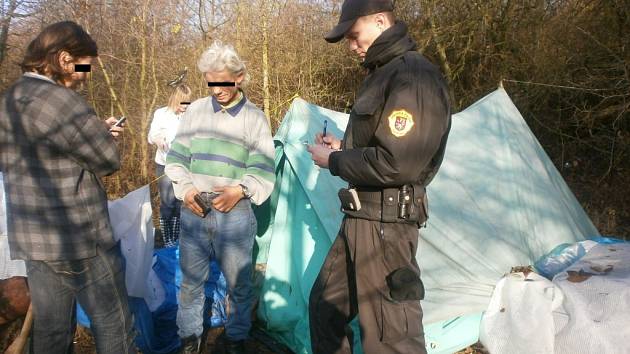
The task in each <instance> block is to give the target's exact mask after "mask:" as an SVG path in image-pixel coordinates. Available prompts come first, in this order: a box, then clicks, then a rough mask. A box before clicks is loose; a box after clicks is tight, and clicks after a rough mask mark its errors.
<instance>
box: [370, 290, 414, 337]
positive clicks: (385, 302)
mask: <svg viewBox="0 0 630 354" xmlns="http://www.w3.org/2000/svg"><path fill="white" fill-rule="evenodd" d="M379 324H380V330H381V342H383V343H390V344H393V343H396V342H399V341H401V340H403V339H405V338H415V337H419V336H421V335H422V310H421V308H420V301H404V302H395V301H391V300H389V299H388V298H387V297H385V296H381V319H380V323H379Z"/></svg>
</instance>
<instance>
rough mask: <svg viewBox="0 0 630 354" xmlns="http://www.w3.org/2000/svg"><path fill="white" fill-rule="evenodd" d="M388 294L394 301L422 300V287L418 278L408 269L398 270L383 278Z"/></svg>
mask: <svg viewBox="0 0 630 354" xmlns="http://www.w3.org/2000/svg"><path fill="white" fill-rule="evenodd" d="M385 279H386V280H387V286H388V287H389V294H390V296H391V297H392V299H394V300H396V301H407V300H422V299H424V285H423V284H422V280H420V276H419V275H418V274H416V273H415V272H414V271H413V270H411V269H409V268H398V269H396V270H395V271H393V272H391V273H389V275H388V276H387V277H386V278H385Z"/></svg>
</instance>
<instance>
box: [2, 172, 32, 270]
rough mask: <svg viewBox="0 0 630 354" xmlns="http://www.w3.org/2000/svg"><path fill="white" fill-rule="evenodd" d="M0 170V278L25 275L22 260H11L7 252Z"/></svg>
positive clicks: (4, 203) (5, 220) (5, 214)
mask: <svg viewBox="0 0 630 354" xmlns="http://www.w3.org/2000/svg"><path fill="white" fill-rule="evenodd" d="M2 182H3V177H2V172H0V280H2V279H8V278H11V277H25V276H26V265H25V264H24V261H14V260H11V255H10V254H9V238H8V237H7V213H6V202H5V197H4V184H3V183H2Z"/></svg>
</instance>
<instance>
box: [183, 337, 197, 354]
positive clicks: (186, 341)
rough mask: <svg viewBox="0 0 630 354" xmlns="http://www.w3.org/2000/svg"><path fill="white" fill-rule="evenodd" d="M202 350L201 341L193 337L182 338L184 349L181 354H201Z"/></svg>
mask: <svg viewBox="0 0 630 354" xmlns="http://www.w3.org/2000/svg"><path fill="white" fill-rule="evenodd" d="M200 349H201V339H199V338H197V336H195V335H192V336H190V337H186V338H182V347H181V348H180V349H179V354H199V352H200Z"/></svg>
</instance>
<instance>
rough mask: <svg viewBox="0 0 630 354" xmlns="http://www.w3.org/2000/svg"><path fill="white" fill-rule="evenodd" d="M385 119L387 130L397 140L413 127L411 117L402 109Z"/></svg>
mask: <svg viewBox="0 0 630 354" xmlns="http://www.w3.org/2000/svg"><path fill="white" fill-rule="evenodd" d="M387 119H388V120H389V129H390V130H391V131H392V134H393V135H394V136H395V137H397V138H400V137H401V136H405V134H407V133H409V131H410V130H411V128H412V127H413V116H412V115H411V113H409V112H407V111H405V110H404V109H399V110H396V111H393V112H392V114H390V115H389V118H387Z"/></svg>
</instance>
